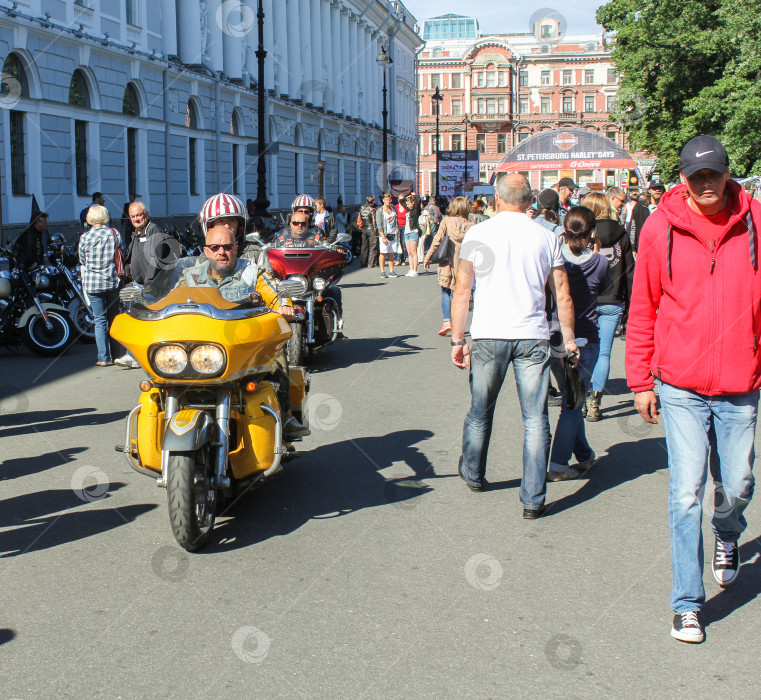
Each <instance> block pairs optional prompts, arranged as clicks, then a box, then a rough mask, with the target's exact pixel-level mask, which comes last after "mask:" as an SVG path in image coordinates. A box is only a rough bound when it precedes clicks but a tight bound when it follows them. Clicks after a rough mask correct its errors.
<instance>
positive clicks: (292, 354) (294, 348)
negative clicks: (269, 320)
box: [286, 323, 305, 367]
mask: <svg viewBox="0 0 761 700" xmlns="http://www.w3.org/2000/svg"><path fill="white" fill-rule="evenodd" d="M289 325H290V326H291V337H290V338H289V339H288V345H287V346H286V357H287V358H288V364H289V365H290V366H291V367H301V366H302V365H303V364H304V354H305V353H304V326H302V325H301V324H300V323H291V324H289Z"/></svg>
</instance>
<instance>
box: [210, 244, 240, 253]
mask: <svg viewBox="0 0 761 700" xmlns="http://www.w3.org/2000/svg"><path fill="white" fill-rule="evenodd" d="M206 247H207V248H208V249H209V250H210V251H211V252H212V253H216V252H217V251H218V250H219V249H220V248H224V249H225V252H226V253H229V252H231V251H232V249H233V248H235V243H211V244H209V245H207V246H206Z"/></svg>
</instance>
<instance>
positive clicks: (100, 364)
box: [95, 360, 113, 367]
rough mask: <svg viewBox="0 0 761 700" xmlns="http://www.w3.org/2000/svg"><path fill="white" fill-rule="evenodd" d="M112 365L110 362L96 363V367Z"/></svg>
mask: <svg viewBox="0 0 761 700" xmlns="http://www.w3.org/2000/svg"><path fill="white" fill-rule="evenodd" d="M111 364H113V362H111V361H110V360H109V361H108V362H96V363H95V366H96V367H108V366H109V365H111Z"/></svg>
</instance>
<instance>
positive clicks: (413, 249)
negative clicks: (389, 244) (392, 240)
mask: <svg viewBox="0 0 761 700" xmlns="http://www.w3.org/2000/svg"><path fill="white" fill-rule="evenodd" d="M402 206H403V207H404V208H405V209H406V210H407V215H406V217H405V223H404V245H405V247H406V248H407V256H408V257H409V259H410V270H409V272H408V273H407V274H406V275H405V277H417V266H418V257H417V244H418V239H419V238H420V224H419V222H418V220H419V219H420V211H421V209H420V197H418V196H417V195H416V194H414V193H410V194H408V195H407V197H406V198H405V199H404V201H403V203H402Z"/></svg>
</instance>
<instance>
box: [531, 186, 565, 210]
mask: <svg viewBox="0 0 761 700" xmlns="http://www.w3.org/2000/svg"><path fill="white" fill-rule="evenodd" d="M536 202H537V204H538V206H539V207H540V208H541V209H552V210H553V211H557V210H558V207H559V206H560V196H559V195H558V193H557V192H555V190H542V191H541V192H540V193H539V196H538V197H537V198H536Z"/></svg>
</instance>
